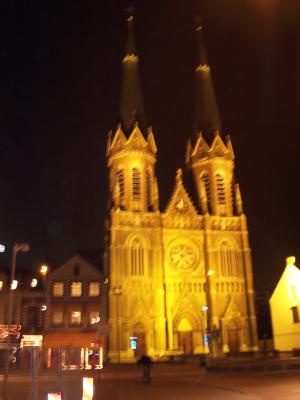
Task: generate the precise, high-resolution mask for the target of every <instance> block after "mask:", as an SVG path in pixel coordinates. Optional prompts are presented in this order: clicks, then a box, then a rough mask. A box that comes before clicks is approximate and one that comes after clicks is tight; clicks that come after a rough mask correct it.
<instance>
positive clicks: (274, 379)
mask: <svg viewBox="0 0 300 400" xmlns="http://www.w3.org/2000/svg"><path fill="white" fill-rule="evenodd" d="M83 375H91V374H89V373H86V374H81V373H80V372H78V371H69V372H64V374H63V389H64V393H65V397H64V400H81V398H82V397H81V396H82V393H81V392H82V390H81V378H82V376H83ZM141 375H142V371H141V369H140V368H138V367H136V366H133V365H132V366H121V367H117V366H116V367H114V366H113V367H109V368H107V369H104V370H102V372H101V376H100V377H98V378H97V381H96V382H95V395H94V399H99V400H100V399H105V400H141V399H142V400H153V399H155V400H198V399H199V400H200V399H205V400H216V399H217V400H240V399H243V400H255V399H256V400H259V399H264V400H296V399H299V398H300V379H299V378H300V371H293V372H291V371H290V372H277V373H268V374H264V373H262V372H259V373H255V372H251V373H210V372H209V373H207V372H206V371H205V369H203V368H199V367H198V365H196V364H194V365H193V364H182V365H180V364H175V365H154V367H153V369H152V373H151V375H152V379H151V383H149V384H145V383H143V382H142V379H141ZM95 380H96V377H95ZM57 384H58V379H57V376H56V375H55V374H53V373H45V372H43V373H41V374H40V377H39V396H38V399H39V400H46V399H47V392H48V391H51V390H55V389H57ZM1 387H2V385H1ZM30 390H31V377H30V375H29V374H18V373H16V374H14V375H11V377H10V384H9V400H19V399H22V400H29V399H30ZM1 396H2V393H1ZM1 398H2V397H1Z"/></svg>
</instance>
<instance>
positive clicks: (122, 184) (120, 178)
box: [117, 169, 125, 205]
mask: <svg viewBox="0 0 300 400" xmlns="http://www.w3.org/2000/svg"><path fill="white" fill-rule="evenodd" d="M117 183H118V184H119V189H120V205H124V202H125V179H124V171H123V170H122V169H120V170H119V171H118V172H117Z"/></svg>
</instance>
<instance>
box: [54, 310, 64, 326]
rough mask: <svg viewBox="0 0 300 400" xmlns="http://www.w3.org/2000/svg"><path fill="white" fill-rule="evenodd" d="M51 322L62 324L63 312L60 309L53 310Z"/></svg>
mask: <svg viewBox="0 0 300 400" xmlns="http://www.w3.org/2000/svg"><path fill="white" fill-rule="evenodd" d="M52 323H53V325H62V323H63V312H62V311H54V312H53V314H52Z"/></svg>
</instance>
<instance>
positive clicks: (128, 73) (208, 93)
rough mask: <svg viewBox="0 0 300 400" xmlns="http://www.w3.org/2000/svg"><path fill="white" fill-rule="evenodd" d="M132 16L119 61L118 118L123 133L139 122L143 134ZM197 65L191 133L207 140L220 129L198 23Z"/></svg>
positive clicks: (143, 112) (142, 107)
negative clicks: (119, 97)
mask: <svg viewBox="0 0 300 400" xmlns="http://www.w3.org/2000/svg"><path fill="white" fill-rule="evenodd" d="M133 22H134V17H133V16H132V15H130V16H129V17H128V18H127V40H126V45H125V54H124V57H123V60H122V88H121V105H120V117H121V125H122V128H123V130H124V132H125V133H129V132H131V130H132V129H133V127H134V124H135V123H138V125H139V128H140V129H141V131H142V133H143V134H146V132H147V123H146V117H145V111H144V101H143V94H142V88H141V80H140V75H139V58H138V54H137V50H136V43H135V36H134V30H133ZM196 35H197V47H198V49H197V66H196V69H195V123H194V135H195V137H196V138H197V137H198V135H199V133H200V132H201V133H202V134H203V135H204V137H206V138H207V139H212V138H213V137H214V136H215V135H216V133H218V132H220V131H221V122H220V116H219V111H218V106H217V102H216V97H215V91H214V87H213V82H212V78H211V72H210V66H209V64H208V60H207V55H206V50H205V46H204V40H203V29H202V26H201V25H198V26H197V28H196Z"/></svg>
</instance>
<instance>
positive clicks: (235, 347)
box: [227, 329, 240, 353]
mask: <svg viewBox="0 0 300 400" xmlns="http://www.w3.org/2000/svg"><path fill="white" fill-rule="evenodd" d="M227 341H228V347H229V351H230V353H237V352H238V351H239V348H240V337H239V329H228V330H227Z"/></svg>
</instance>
